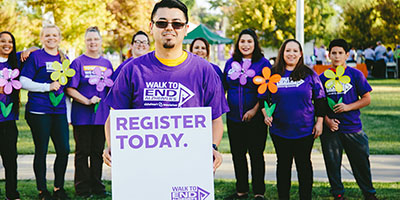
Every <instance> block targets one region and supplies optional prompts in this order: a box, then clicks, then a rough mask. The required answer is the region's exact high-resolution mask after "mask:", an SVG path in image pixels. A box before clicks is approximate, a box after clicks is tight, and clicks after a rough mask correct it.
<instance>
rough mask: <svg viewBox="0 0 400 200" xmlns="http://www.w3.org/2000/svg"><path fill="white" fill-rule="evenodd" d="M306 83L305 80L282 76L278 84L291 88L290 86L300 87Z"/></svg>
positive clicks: (281, 86) (280, 86) (279, 86)
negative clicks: (293, 79)
mask: <svg viewBox="0 0 400 200" xmlns="http://www.w3.org/2000/svg"><path fill="white" fill-rule="evenodd" d="M303 83H304V80H303V79H301V80H298V81H292V80H291V79H290V78H289V77H282V78H281V80H280V81H279V82H278V83H277V84H276V86H278V88H290V87H299V86H300V85H301V84H303Z"/></svg>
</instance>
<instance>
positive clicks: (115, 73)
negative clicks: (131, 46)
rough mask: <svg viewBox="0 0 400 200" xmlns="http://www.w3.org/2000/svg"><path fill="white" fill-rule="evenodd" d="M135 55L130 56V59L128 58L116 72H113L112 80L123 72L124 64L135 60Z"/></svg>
mask: <svg viewBox="0 0 400 200" xmlns="http://www.w3.org/2000/svg"><path fill="white" fill-rule="evenodd" d="M133 59H134V58H133V57H130V58H128V59H126V60H125V61H124V62H122V63H121V64H120V65H119V66H118V68H117V69H116V70H115V72H114V73H113V74H112V80H114V81H115V80H116V79H117V77H118V74H119V73H120V72H121V69H122V68H124V66H125V65H126V63H128V62H129V61H131V60H133Z"/></svg>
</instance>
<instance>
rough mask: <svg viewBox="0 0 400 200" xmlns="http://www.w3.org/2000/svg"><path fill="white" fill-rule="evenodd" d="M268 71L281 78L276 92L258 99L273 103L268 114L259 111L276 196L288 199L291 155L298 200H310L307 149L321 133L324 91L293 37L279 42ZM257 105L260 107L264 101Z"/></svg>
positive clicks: (309, 168)
mask: <svg viewBox="0 0 400 200" xmlns="http://www.w3.org/2000/svg"><path fill="white" fill-rule="evenodd" d="M272 73H276V74H280V75H281V77H282V78H281V80H280V81H279V82H278V83H277V86H278V91H277V92H276V93H273V94H272V95H271V94H270V93H269V94H268V93H267V94H266V95H263V96H262V98H264V99H265V98H268V100H267V101H268V102H271V103H272V104H276V108H275V111H274V113H273V115H272V116H271V117H268V115H266V112H265V108H262V111H263V113H264V116H265V120H264V121H265V123H266V124H267V125H268V126H269V127H270V128H269V132H270V134H271V138H272V142H273V143H274V147H275V152H276V156H277V170H276V176H277V188H278V195H279V199H290V193H289V191H290V185H291V171H292V162H293V158H294V160H295V163H296V169H297V173H298V180H299V194H300V195H299V196H300V199H302V200H303V199H311V194H312V184H313V170H312V164H311V149H312V146H313V144H314V139H315V138H317V137H318V136H319V135H321V133H322V122H323V116H324V112H325V111H324V110H325V107H324V105H325V104H324V103H325V101H324V98H325V92H324V89H323V86H322V84H321V81H320V79H319V77H318V75H317V74H316V73H315V72H314V71H312V70H311V69H310V68H308V67H307V66H306V65H305V64H304V60H303V50H302V48H301V46H300V43H299V42H298V41H296V40H294V39H289V40H286V41H285V42H284V43H283V44H282V46H281V48H280V49H279V53H278V56H277V61H276V63H275V64H274V66H273V67H272ZM260 104H261V106H262V107H263V106H264V101H262V102H260ZM315 117H317V121H316V122H315Z"/></svg>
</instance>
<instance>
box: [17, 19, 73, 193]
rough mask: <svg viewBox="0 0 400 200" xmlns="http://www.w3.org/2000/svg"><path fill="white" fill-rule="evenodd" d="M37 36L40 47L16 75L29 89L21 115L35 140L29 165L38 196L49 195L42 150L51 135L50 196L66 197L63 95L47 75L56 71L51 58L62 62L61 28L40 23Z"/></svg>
mask: <svg viewBox="0 0 400 200" xmlns="http://www.w3.org/2000/svg"><path fill="white" fill-rule="evenodd" d="M40 40H41V43H42V44H43V47H44V48H43V49H40V50H37V51H35V52H33V53H32V54H31V55H30V56H29V58H28V60H27V61H26V63H25V65H24V68H23V69H22V72H21V77H20V81H21V83H22V87H23V88H24V89H26V90H28V91H29V93H28V102H27V104H26V111H25V118H26V120H27V122H28V125H29V127H30V129H31V132H32V137H33V141H34V143H35V158H34V162H33V168H34V172H35V177H36V185H37V189H38V190H39V199H51V195H50V193H49V192H48V190H47V185H46V154H47V148H48V143H49V139H50V137H51V139H52V141H53V144H54V147H55V149H56V154H57V156H56V160H55V162H54V175H55V179H54V193H53V197H54V198H55V199H68V197H67V195H66V193H65V190H64V189H63V187H64V175H65V171H66V168H67V163H68V154H69V150H70V149H69V130H68V122H67V116H66V107H65V95H64V92H63V86H62V85H61V84H60V83H59V82H58V81H53V80H52V79H51V78H50V75H51V73H52V72H54V71H56V70H55V69H54V67H53V62H54V61H57V62H60V63H62V62H63V61H64V60H65V59H67V58H66V56H65V55H64V54H63V53H62V52H61V51H60V50H59V49H58V45H59V43H60V40H61V32H60V29H59V28H58V27H57V26H55V25H47V26H44V27H43V29H42V32H41V33H40Z"/></svg>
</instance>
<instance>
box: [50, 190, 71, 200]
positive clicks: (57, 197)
mask: <svg viewBox="0 0 400 200" xmlns="http://www.w3.org/2000/svg"><path fill="white" fill-rule="evenodd" d="M53 198H54V200H69V197H68V195H67V193H66V192H65V190H64V188H60V189H59V190H57V191H54V192H53Z"/></svg>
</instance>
